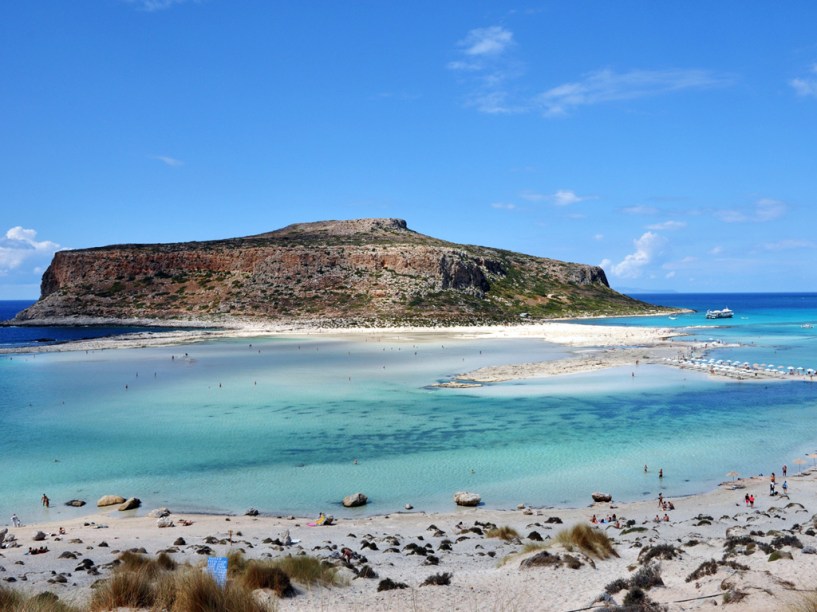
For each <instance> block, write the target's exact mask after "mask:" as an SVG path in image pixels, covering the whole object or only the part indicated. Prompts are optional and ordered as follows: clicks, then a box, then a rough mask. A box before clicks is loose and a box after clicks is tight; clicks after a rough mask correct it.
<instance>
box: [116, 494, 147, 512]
mask: <svg viewBox="0 0 817 612" xmlns="http://www.w3.org/2000/svg"><path fill="white" fill-rule="evenodd" d="M141 505H142V500H141V499H139V498H138V497H129V498H128V499H127V501H126V502H125V503H124V504H122V505H121V506H119V511H120V512H124V511H125V510H133V509H134V508H138V507H139V506H141Z"/></svg>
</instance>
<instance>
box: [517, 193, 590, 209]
mask: <svg viewBox="0 0 817 612" xmlns="http://www.w3.org/2000/svg"><path fill="white" fill-rule="evenodd" d="M519 197H520V198H522V199H523V200H528V201H529V202H543V201H548V202H553V203H554V204H556V206H570V205H571V204H578V203H579V202H584V201H585V200H595V199H597V196H592V195H590V196H580V195H577V194H576V192H575V191H571V190H569V189H559V190H558V191H556V192H554V193H551V194H545V193H538V192H536V191H530V190H528V191H523V192H522V193H520V194H519Z"/></svg>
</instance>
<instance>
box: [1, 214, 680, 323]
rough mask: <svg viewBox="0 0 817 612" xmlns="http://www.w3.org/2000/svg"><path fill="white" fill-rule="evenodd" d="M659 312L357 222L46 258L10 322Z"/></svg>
mask: <svg viewBox="0 0 817 612" xmlns="http://www.w3.org/2000/svg"><path fill="white" fill-rule="evenodd" d="M665 310H666V309H663V308H661V307H656V306H652V305H649V304H646V303H644V302H640V301H638V300H634V299H632V298H629V297H627V296H625V295H622V294H620V293H617V292H616V291H614V290H612V289H611V288H610V286H609V284H608V282H607V278H606V276H605V274H604V271H603V270H602V269H601V268H600V267H598V266H591V265H584V264H578V263H567V262H562V261H557V260H553V259H546V258H540V257H533V256H530V255H523V254H520V253H515V252H511V251H506V250H501V249H494V248H488V247H482V246H473V245H462V244H455V243H451V242H446V241H443V240H439V239H437V238H433V237H430V236H425V235H423V234H420V233H417V232H414V231H412V230H410V229H409V228H408V227H407V225H406V222H405V221H403V220H401V219H358V220H348V221H321V222H315V223H300V224H295V225H290V226H288V227H285V228H283V229H280V230H277V231H273V232H269V233H264V234H258V235H254V236H247V237H243V238H230V239H224V240H213V241H208V242H184V243H174V244H126V245H115V246H105V247H95V248H89V249H77V250H66V251H60V252H58V253H57V254H56V255H55V256H54V259H53V261H52V262H51V265H50V266H49V267H48V269H47V270H46V271H45V274H44V275H43V279H42V285H41V296H40V299H39V301H38V302H37V303H36V304H34V305H33V306H31V307H30V308H28V309H26V310H24V311H23V312H21V313H19V314H18V315H17V317H16V318H15V319H14V321H13V324H15V325H25V324H28V325H42V324H75V323H78V322H81V323H110V322H128V321H141V322H144V321H152V322H157V323H160V324H161V323H165V324H167V323H171V324H179V323H180V322H187V321H195V322H209V323H212V324H226V323H230V322H244V323H247V322H278V323H287V322H289V323H293V322H300V323H309V324H317V325H318V326H320V327H335V328H338V327H378V326H393V325H418V326H424V327H436V326H450V325H492V324H506V323H519V322H520V321H541V320H544V319H553V318H570V317H579V316H611V315H625V314H626V315H637V314H650V313H656V312H664V311H665Z"/></svg>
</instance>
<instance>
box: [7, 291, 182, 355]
mask: <svg viewBox="0 0 817 612" xmlns="http://www.w3.org/2000/svg"><path fill="white" fill-rule="evenodd" d="M32 304H34V300H0V321H8V320H9V319H12V318H14V316H15V315H16V314H17V313H18V312H20V311H21V310H24V309H25V308H28V307H29V306H31V305H32ZM152 331H157V328H155V327H134V326H127V325H56V326H49V327H27V326H9V327H5V326H0V348H8V347H26V346H47V345H51V344H60V343H63V342H70V341H72V340H87V339H91V338H105V337H108V336H118V335H121V334H129V333H133V332H152ZM162 331H168V328H163V329H162Z"/></svg>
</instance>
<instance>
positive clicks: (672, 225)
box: [647, 221, 687, 232]
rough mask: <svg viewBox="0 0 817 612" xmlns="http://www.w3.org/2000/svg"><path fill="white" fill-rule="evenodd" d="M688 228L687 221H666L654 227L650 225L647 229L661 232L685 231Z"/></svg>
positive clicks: (655, 224)
mask: <svg viewBox="0 0 817 612" xmlns="http://www.w3.org/2000/svg"><path fill="white" fill-rule="evenodd" d="M686 226H687V224H686V222H685V221H664V222H663V223H654V224H653V225H648V226H647V229H649V230H655V231H659V232H660V231H665V230H678V229H683V228H685V227H686Z"/></svg>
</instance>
